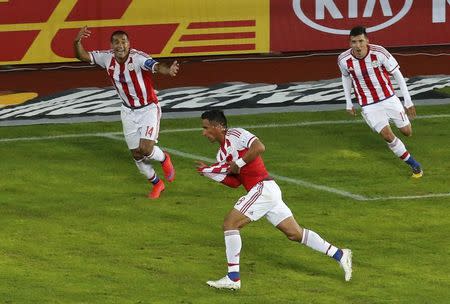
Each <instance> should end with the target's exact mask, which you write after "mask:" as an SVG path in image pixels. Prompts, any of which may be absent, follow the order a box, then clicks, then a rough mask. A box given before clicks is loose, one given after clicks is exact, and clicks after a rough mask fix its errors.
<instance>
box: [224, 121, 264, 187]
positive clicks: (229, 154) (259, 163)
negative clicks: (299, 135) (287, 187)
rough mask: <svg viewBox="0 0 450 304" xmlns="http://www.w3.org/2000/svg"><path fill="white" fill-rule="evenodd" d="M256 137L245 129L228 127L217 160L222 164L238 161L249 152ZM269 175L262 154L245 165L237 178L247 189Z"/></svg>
mask: <svg viewBox="0 0 450 304" xmlns="http://www.w3.org/2000/svg"><path fill="white" fill-rule="evenodd" d="M256 139H257V137H256V136H255V135H253V134H252V133H250V132H249V131H247V130H245V129H242V128H231V129H228V130H227V133H226V134H225V141H224V144H223V145H221V146H220V148H219V151H218V152H217V157H216V158H217V161H218V162H219V163H222V164H223V163H226V162H231V161H236V160H237V159H238V158H241V157H242V156H244V154H245V153H247V151H248V149H249V148H250V146H251V144H252V143H253V141H254V140H256ZM267 177H269V173H268V172H267V170H266V167H265V166H264V162H263V160H262V158H261V156H258V157H256V158H255V159H254V160H253V161H251V162H249V163H248V164H246V165H245V166H243V167H242V168H241V171H240V173H239V174H238V175H237V178H238V179H239V180H240V182H241V183H242V185H243V186H244V188H245V189H246V190H247V191H249V190H250V189H251V188H253V186H254V185H256V184H257V183H258V182H260V181H262V180H264V179H265V178H267Z"/></svg>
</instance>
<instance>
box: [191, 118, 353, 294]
mask: <svg viewBox="0 0 450 304" xmlns="http://www.w3.org/2000/svg"><path fill="white" fill-rule="evenodd" d="M201 118H202V126H203V136H205V137H207V138H208V139H209V141H210V142H217V143H218V144H219V146H220V147H219V151H218V153H217V163H215V164H213V165H211V166H208V165H206V164H204V163H203V162H200V161H198V162H197V163H198V164H197V171H198V172H199V173H200V174H201V175H203V176H206V177H209V178H211V179H213V180H215V181H217V182H220V183H223V184H225V185H227V186H229V187H232V188H236V187H239V186H240V185H243V186H244V188H245V189H246V190H247V191H248V192H247V194H246V195H244V196H243V197H241V198H240V199H239V200H238V201H237V202H236V204H235V205H234V208H233V209H232V210H231V211H230V212H229V213H228V215H227V216H226V217H225V220H224V222H223V231H224V235H225V251H226V257H227V262H228V274H227V275H226V276H225V277H223V278H221V279H219V280H217V281H208V282H207V284H208V285H209V286H212V287H215V288H226V289H239V288H240V287H241V281H240V275H239V256H240V251H241V247H242V241H241V236H240V233H239V230H240V229H241V228H243V227H244V226H245V225H247V224H248V223H250V222H251V221H257V220H259V219H260V218H261V217H265V218H267V220H268V221H269V222H270V223H272V225H274V226H275V227H277V228H278V229H279V230H281V231H282V232H283V233H284V234H285V235H286V236H287V237H288V239H289V240H291V241H294V242H298V243H301V244H304V245H306V246H308V247H310V248H312V249H314V250H317V251H320V252H322V253H324V254H326V255H328V256H329V257H332V258H333V259H335V260H336V261H338V262H339V264H340V265H341V267H342V268H343V269H344V272H345V280H346V281H349V280H350V279H351V276H352V252H351V250H349V249H339V248H337V247H335V246H333V245H331V244H330V243H328V242H327V241H325V240H324V239H322V238H321V237H320V236H319V235H318V234H317V233H315V232H314V231H312V230H309V229H305V228H302V227H300V226H299V225H298V223H297V222H296V220H295V219H294V217H293V215H292V212H291V210H290V209H289V207H288V206H287V205H286V204H285V203H284V202H283V199H282V197H281V190H280V188H279V187H278V185H277V183H276V182H275V181H274V180H273V178H272V177H270V176H269V174H268V172H267V170H266V168H265V166H264V162H263V159H262V158H261V154H262V153H263V152H264V150H265V147H264V145H263V143H262V142H261V141H260V140H259V139H258V138H257V137H256V136H255V135H253V134H252V133H250V132H249V131H247V130H245V129H242V128H230V129H229V128H228V127H227V119H226V117H225V115H224V113H223V112H222V111H220V110H210V111H206V112H204V113H203V114H202V116H201Z"/></svg>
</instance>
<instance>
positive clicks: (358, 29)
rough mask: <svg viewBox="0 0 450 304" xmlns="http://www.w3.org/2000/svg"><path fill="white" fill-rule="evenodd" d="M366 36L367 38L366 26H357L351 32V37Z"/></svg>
mask: <svg viewBox="0 0 450 304" xmlns="http://www.w3.org/2000/svg"><path fill="white" fill-rule="evenodd" d="M359 35H364V36H366V37H367V32H366V28H365V27H364V26H355V27H354V28H352V29H351V30H350V37H354V36H359Z"/></svg>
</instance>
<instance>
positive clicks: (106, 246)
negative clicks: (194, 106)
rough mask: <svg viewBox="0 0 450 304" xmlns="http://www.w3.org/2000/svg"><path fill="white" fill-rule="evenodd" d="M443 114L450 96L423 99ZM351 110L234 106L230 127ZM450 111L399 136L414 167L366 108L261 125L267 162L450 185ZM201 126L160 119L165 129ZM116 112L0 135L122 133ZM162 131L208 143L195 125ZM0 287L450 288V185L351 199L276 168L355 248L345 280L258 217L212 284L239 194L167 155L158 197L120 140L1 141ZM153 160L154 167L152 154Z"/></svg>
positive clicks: (317, 224) (371, 183)
mask: <svg viewBox="0 0 450 304" xmlns="http://www.w3.org/2000/svg"><path fill="white" fill-rule="evenodd" d="M418 113H419V114H421V115H425V114H450V106H432V107H418ZM322 120H351V118H350V117H349V116H347V115H346V114H345V113H344V112H342V111H341V112H321V113H285V114H262V115H248V116H230V117H229V124H230V126H248V125H259V124H270V123H274V124H276V123H296V122H302V121H322ZM449 121H450V118H449V117H442V118H433V119H418V120H416V121H414V123H413V129H414V132H415V134H414V136H413V137H412V138H406V139H405V138H404V137H401V138H402V139H404V142H405V144H406V145H407V147H408V148H409V150H410V151H411V153H412V154H413V155H414V156H415V157H416V159H418V160H419V161H420V162H421V163H422V165H423V167H424V170H425V175H424V177H423V178H422V179H420V180H412V179H411V178H410V177H409V176H410V170H409V168H408V166H406V165H405V164H403V163H402V162H401V161H399V160H398V159H396V157H395V156H394V155H393V154H392V153H391V152H390V151H389V149H388V148H387V147H386V145H385V144H384V143H383V142H382V140H381V139H380V138H379V136H378V135H376V134H373V133H371V131H370V130H369V129H368V127H367V126H366V125H365V124H364V123H356V124H323V125H322V124H319V125H311V126H302V127H278V128H259V129H256V128H255V129H252V128H249V130H251V131H254V133H256V135H258V136H259V137H260V138H261V140H262V141H263V142H264V144H265V145H266V149H267V150H266V153H265V154H264V159H265V162H266V166H267V167H268V169H269V171H271V172H273V173H275V174H278V175H282V176H286V177H290V178H296V179H301V180H305V181H309V182H312V183H316V184H322V185H325V186H329V187H334V188H338V189H341V190H346V191H350V192H353V193H357V194H361V195H365V196H368V197H388V196H403V195H425V194H432V193H448V192H449V184H450V182H449V180H450V179H449V177H448V172H450V170H449V169H450V165H449V164H450V159H449V154H448V151H449V150H450V141H449V140H448V139H449V138H450V127H449V125H450V124H449ZM178 128H200V119H176V120H175V119H174V120H172V119H171V120H163V122H162V130H170V129H178ZM120 130H121V127H120V123H89V124H73V125H38V126H21V127H3V128H1V129H0V137H1V138H15V137H31V136H51V135H61V134H79V133H95V132H120ZM160 144H161V146H163V147H168V148H171V149H176V150H179V151H183V152H186V153H190V154H195V155H199V156H204V157H209V158H213V157H214V156H215V152H216V149H217V146H216V145H215V144H209V142H208V141H207V140H206V138H204V137H202V136H201V131H200V129H198V130H195V131H189V132H175V133H162V134H161V135H160ZM0 153H1V155H2V161H1V162H0V170H1V172H2V174H1V175H0V185H1V192H0V213H1V216H0V225H1V227H2V229H0V239H1V242H0V281H1V282H2V284H0V299H2V302H3V303H299V302H302V303H303V302H304V303H336V302H341V303H365V304H366V303H447V301H448V298H449V297H450V291H449V289H448V286H449V284H450V279H449V277H448V272H449V264H450V262H449V259H448V257H449V254H450V249H449V246H448V244H447V243H448V242H447V239H448V227H449V226H450V218H449V217H448V214H449V209H450V207H449V201H450V197H435V198H422V199H410V200H396V199H389V200H388V199H386V200H378V201H356V200H354V199H351V198H346V197H342V196H339V195H336V194H333V193H328V192H323V191H319V190H315V189H310V188H305V187H302V186H298V185H295V184H292V183H288V182H283V181H279V182H278V184H279V185H280V187H281V189H282V191H283V197H284V200H285V201H286V202H287V203H288V205H289V206H290V208H291V209H292V211H293V212H294V214H295V215H296V218H297V220H298V221H299V222H300V224H301V225H303V226H304V227H308V228H311V229H312V230H314V231H316V232H318V233H319V234H320V235H322V236H323V237H324V238H325V239H327V240H328V241H330V242H332V243H334V244H335V245H337V246H343V247H349V248H351V249H352V250H353V252H354V277H353V279H352V281H350V282H348V283H346V282H344V279H343V272H342V271H341V270H340V269H339V267H338V265H337V263H336V262H334V261H333V260H332V259H329V258H327V257H326V256H323V255H322V254H319V253H317V252H314V251H313V250H311V249H309V248H306V247H304V246H301V245H299V244H295V243H293V242H290V241H288V240H287V239H286V238H285V237H284V236H283V235H282V234H281V233H280V232H279V231H277V230H276V229H274V228H273V227H272V226H271V225H270V224H269V223H268V222H267V221H265V220H264V219H262V220H260V221H259V222H256V223H252V224H251V225H249V226H248V227H246V228H244V229H243V231H242V232H241V234H242V238H243V250H242V254H241V277H242V284H243V287H242V289H241V290H240V291H239V292H234V293H233V292H229V291H223V290H214V289H211V288H208V287H207V286H206V284H205V281H206V280H210V279H219V278H220V277H222V276H223V275H224V274H225V272H226V261H225V253H224V244H223V234H222V231H221V223H222V219H223V217H224V215H225V214H226V213H227V212H228V211H229V210H230V209H231V208H232V206H233V204H234V202H235V201H236V200H237V199H238V198H239V196H240V195H242V194H243V193H244V191H243V189H240V190H233V189H229V188H227V187H225V186H222V185H218V184H215V183H214V182H212V181H210V180H209V179H206V178H202V177H200V176H198V175H197V174H196V173H195V170H194V161H193V160H192V159H187V158H183V157H179V156H176V155H173V156H172V159H173V161H174V164H175V166H176V169H177V178H176V180H175V182H174V183H173V184H167V188H166V191H165V192H164V193H163V196H162V197H161V198H160V199H159V200H157V201H150V200H148V199H146V197H145V195H146V194H147V191H148V190H149V186H148V185H147V183H146V182H145V179H144V178H143V177H142V176H141V175H140V174H139V173H138V171H137V169H136V167H135V166H134V164H133V162H132V160H131V158H130V156H129V155H128V151H127V148H126V145H125V143H124V142H123V141H121V140H114V139H110V138H102V137H74V138H64V139H47V140H39V141H15V142H0ZM155 168H156V170H158V172H159V173H160V174H161V169H160V166H159V165H158V164H155Z"/></svg>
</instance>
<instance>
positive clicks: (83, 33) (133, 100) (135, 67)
mask: <svg viewBox="0 0 450 304" xmlns="http://www.w3.org/2000/svg"><path fill="white" fill-rule="evenodd" d="M90 35H91V32H90V31H89V30H88V28H87V27H86V26H85V27H83V28H81V30H80V31H79V33H78V35H77V36H76V37H75V40H74V43H73V46H74V51H75V56H76V57H77V58H78V59H79V60H81V61H84V62H89V63H91V64H97V65H99V66H101V67H102V68H104V69H106V71H107V73H108V76H109V78H110V79H111V82H112V83H113V85H114V87H115V88H116V90H117V94H118V95H119V97H120V99H121V100H122V107H121V118H122V126H123V133H124V136H125V141H126V143H127V145H128V148H129V149H130V151H131V154H132V156H133V158H134V161H135V163H136V166H137V167H138V169H139V171H140V172H141V173H142V174H143V175H145V177H146V178H147V179H148V180H149V182H150V183H151V184H152V185H153V188H152V190H151V191H150V193H149V194H148V197H149V198H150V199H156V198H158V197H159V196H160V194H161V192H162V191H164V189H165V185H164V182H163V181H162V180H161V179H159V177H158V176H157V175H156V172H155V170H154V169H153V167H152V165H151V164H150V160H154V161H158V162H160V163H161V165H162V169H163V171H164V177H165V179H166V180H167V181H168V182H172V181H173V180H174V179H175V169H174V167H173V165H172V162H171V160H170V156H169V154H168V153H167V152H165V151H164V152H163V151H162V150H161V148H159V147H158V146H157V145H156V143H157V139H158V134H159V122H160V119H161V107H160V105H159V103H158V98H157V96H156V93H155V90H154V89H153V84H152V73H160V74H163V75H170V76H172V77H173V76H176V75H177V73H178V69H179V65H178V63H177V61H174V62H173V63H172V65H171V66H168V65H165V64H162V63H159V62H157V61H155V60H154V59H152V58H151V57H150V56H148V55H147V54H145V53H143V52H140V51H138V50H135V49H130V40H129V37H128V34H127V33H126V32H124V31H115V32H113V33H112V35H111V49H110V50H105V51H91V52H87V51H86V50H85V49H84V47H83V45H82V43H81V40H82V39H83V38H87V37H89V36H90Z"/></svg>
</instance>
